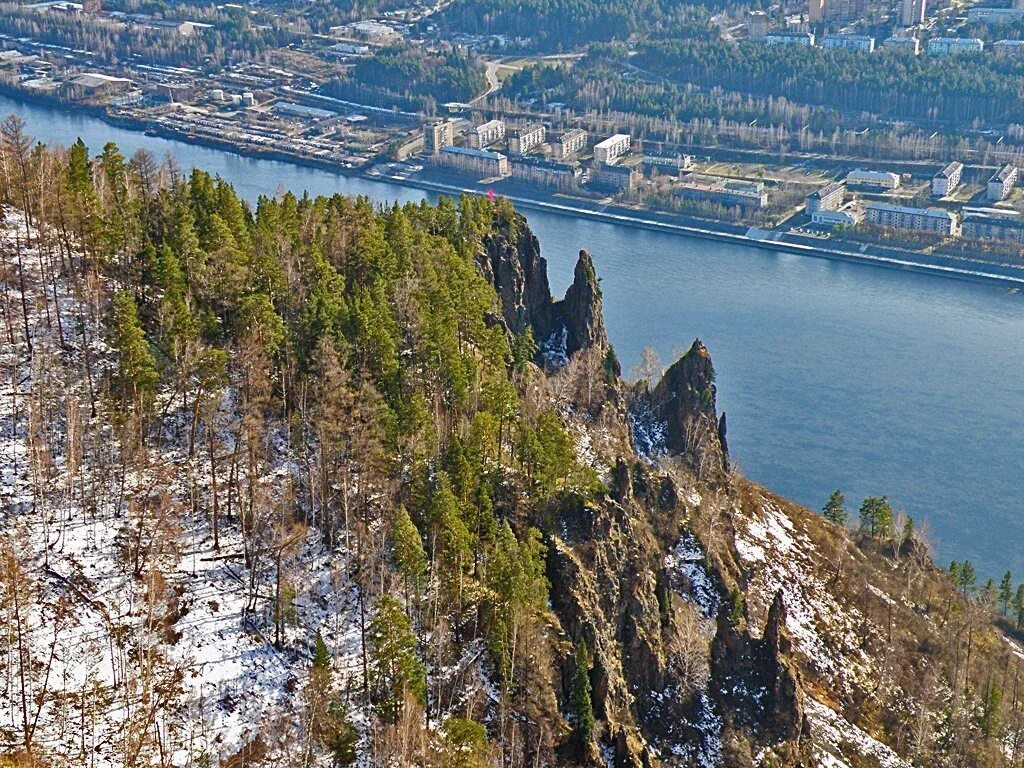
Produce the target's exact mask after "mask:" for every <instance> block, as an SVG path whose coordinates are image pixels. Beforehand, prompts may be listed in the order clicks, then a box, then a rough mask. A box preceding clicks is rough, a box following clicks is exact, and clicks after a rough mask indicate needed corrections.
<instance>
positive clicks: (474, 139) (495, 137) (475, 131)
mask: <svg viewBox="0 0 1024 768" xmlns="http://www.w3.org/2000/svg"><path fill="white" fill-rule="evenodd" d="M504 139H505V121H504V120H488V121H487V122H486V123H481V124H480V125H474V126H473V127H472V128H470V129H469V146H471V147H473V148H474V149H484V148H486V147H489V146H491V144H497V143H498V142H499V141H504Z"/></svg>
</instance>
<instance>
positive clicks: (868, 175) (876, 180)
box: [846, 168, 900, 189]
mask: <svg viewBox="0 0 1024 768" xmlns="http://www.w3.org/2000/svg"><path fill="white" fill-rule="evenodd" d="M846 183H847V184H849V185H850V186H851V187H866V188H869V189H899V186H900V176H899V174H897V173H891V172H889V171H865V170H861V169H859V168H858V169H857V170H855V171H850V172H849V173H848V174H846Z"/></svg>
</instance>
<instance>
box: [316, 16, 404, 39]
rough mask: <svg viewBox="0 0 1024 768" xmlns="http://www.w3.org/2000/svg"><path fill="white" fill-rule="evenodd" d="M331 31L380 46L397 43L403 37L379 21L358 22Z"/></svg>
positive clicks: (333, 28) (332, 28)
mask: <svg viewBox="0 0 1024 768" xmlns="http://www.w3.org/2000/svg"><path fill="white" fill-rule="evenodd" d="M330 31H331V32H333V33H335V34H341V35H344V36H348V37H356V38H359V39H360V40H366V41H367V42H370V43H377V44H380V45H382V44H384V43H392V42H395V41H396V40H399V39H401V37H402V36H401V35H400V34H398V32H396V31H395V30H394V29H393V28H392V27H389V26H388V25H387V24H381V23H380V22H379V21H357V22H354V23H352V24H346V25H345V26H343V27H331V30H330Z"/></svg>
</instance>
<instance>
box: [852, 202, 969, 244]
mask: <svg viewBox="0 0 1024 768" xmlns="http://www.w3.org/2000/svg"><path fill="white" fill-rule="evenodd" d="M864 218H865V221H867V223H868V224H872V225H874V226H876V227H885V228H886V229H900V230H903V231H905V232H927V233H930V234H936V235H943V236H945V237H949V236H955V235H958V234H959V233H960V227H959V223H958V221H957V217H956V214H954V213H950V212H949V211H945V210H943V209H942V208H910V207H908V206H904V205H888V204H887V203H868V204H867V208H866V210H865V216H864Z"/></svg>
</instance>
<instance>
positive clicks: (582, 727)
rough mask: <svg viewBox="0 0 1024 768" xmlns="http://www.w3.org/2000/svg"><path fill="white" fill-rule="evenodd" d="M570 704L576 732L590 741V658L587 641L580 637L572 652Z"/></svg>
mask: <svg viewBox="0 0 1024 768" xmlns="http://www.w3.org/2000/svg"><path fill="white" fill-rule="evenodd" d="M573 667H574V672H573V678H572V697H571V700H570V704H571V705H572V714H573V720H574V723H575V725H576V734H577V735H578V736H579V738H580V739H581V740H582V741H583V742H584V743H586V742H588V741H590V738H591V736H592V735H593V732H594V705H593V702H592V701H591V695H590V694H591V688H590V659H589V652H588V650H587V642H586V641H585V640H584V639H583V638H582V637H581V638H580V641H579V642H578V643H577V644H576V652H575V653H574V654H573Z"/></svg>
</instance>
